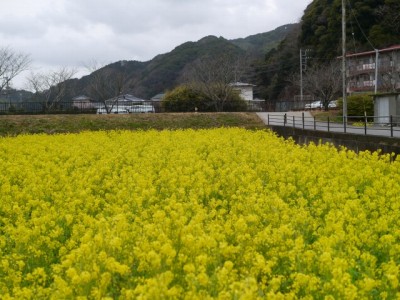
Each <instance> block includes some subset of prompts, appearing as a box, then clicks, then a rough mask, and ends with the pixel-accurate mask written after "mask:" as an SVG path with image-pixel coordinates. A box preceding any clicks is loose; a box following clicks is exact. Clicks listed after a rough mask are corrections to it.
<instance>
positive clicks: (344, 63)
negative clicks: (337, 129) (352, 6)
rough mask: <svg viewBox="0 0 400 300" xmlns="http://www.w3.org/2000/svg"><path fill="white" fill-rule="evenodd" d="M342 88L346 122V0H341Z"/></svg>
mask: <svg viewBox="0 0 400 300" xmlns="http://www.w3.org/2000/svg"><path fill="white" fill-rule="evenodd" d="M342 85H343V86H342V88H343V91H342V92H343V123H347V91H346V89H347V83H346V0H342Z"/></svg>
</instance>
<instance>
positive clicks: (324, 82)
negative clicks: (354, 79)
mask: <svg viewBox="0 0 400 300" xmlns="http://www.w3.org/2000/svg"><path fill="white" fill-rule="evenodd" d="M340 74H341V70H340V65H339V64H338V62H337V61H332V62H330V63H328V64H323V65H315V66H313V67H311V68H309V69H308V71H307V72H306V73H305V74H304V75H303V85H304V90H305V91H307V92H308V94H310V95H313V96H314V97H315V98H316V99H319V100H320V101H321V103H322V106H323V107H324V109H325V110H328V109H329V103H331V101H332V100H334V99H335V98H336V97H337V96H338V95H339V93H340V91H341V88H342V81H341V77H340Z"/></svg>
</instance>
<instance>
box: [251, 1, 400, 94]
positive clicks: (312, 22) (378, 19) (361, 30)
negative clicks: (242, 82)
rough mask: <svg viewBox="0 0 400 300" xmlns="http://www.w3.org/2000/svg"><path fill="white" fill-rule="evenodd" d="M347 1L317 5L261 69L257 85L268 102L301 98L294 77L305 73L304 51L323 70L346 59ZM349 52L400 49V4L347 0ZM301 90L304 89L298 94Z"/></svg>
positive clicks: (261, 65)
mask: <svg viewBox="0 0 400 300" xmlns="http://www.w3.org/2000/svg"><path fill="white" fill-rule="evenodd" d="M341 2H342V1H341V0H314V1H313V2H312V3H311V4H309V5H308V7H307V8H306V9H305V11H304V15H303V17H302V18H301V22H300V24H299V26H298V27H294V28H293V29H292V32H291V33H289V34H288V35H287V37H286V38H285V39H284V40H283V41H282V42H281V43H280V44H279V46H278V47H277V48H276V49H272V50H270V51H269V52H268V53H267V55H266V57H265V61H264V62H263V64H260V65H257V66H255V70H256V73H255V79H254V82H255V83H256V84H257V85H258V86H259V87H260V95H261V96H262V97H265V98H266V99H267V100H270V101H275V100H277V99H293V95H295V94H298V93H299V91H298V90H296V87H295V85H293V82H291V78H292V77H291V74H295V73H299V69H300V64H299V51H300V49H309V52H308V55H307V56H308V58H307V65H308V66H311V65H315V64H323V63H326V62H328V61H330V60H332V59H335V58H336V57H338V56H340V55H341V47H342V44H341V38H342V7H341ZM346 3H347V7H346V8H347V9H346V10H347V15H346V23H347V26H346V27H347V45H346V48H347V51H348V52H353V53H355V52H360V51H366V50H373V49H374V48H376V49H379V48H383V47H387V46H390V45H395V44H400V1H399V0H347V1H346ZM297 89H298V88H297Z"/></svg>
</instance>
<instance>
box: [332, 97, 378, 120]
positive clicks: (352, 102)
mask: <svg viewBox="0 0 400 300" xmlns="http://www.w3.org/2000/svg"><path fill="white" fill-rule="evenodd" d="M338 105H339V107H340V109H341V110H342V111H343V98H340V99H339V100H338ZM347 115H348V116H364V115H367V116H373V115H374V100H373V98H372V96H371V95H369V94H354V95H351V96H348V97H347Z"/></svg>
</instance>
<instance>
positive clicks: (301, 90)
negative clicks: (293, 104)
mask: <svg viewBox="0 0 400 300" xmlns="http://www.w3.org/2000/svg"><path fill="white" fill-rule="evenodd" d="M300 101H301V102H303V53H302V50H301V48H300Z"/></svg>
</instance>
